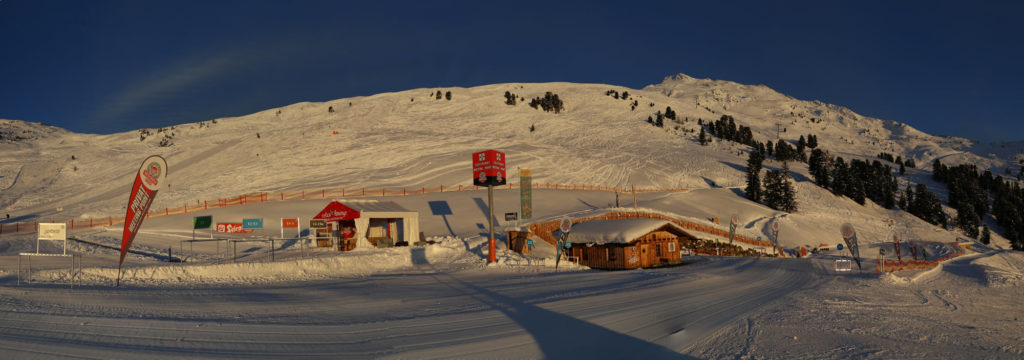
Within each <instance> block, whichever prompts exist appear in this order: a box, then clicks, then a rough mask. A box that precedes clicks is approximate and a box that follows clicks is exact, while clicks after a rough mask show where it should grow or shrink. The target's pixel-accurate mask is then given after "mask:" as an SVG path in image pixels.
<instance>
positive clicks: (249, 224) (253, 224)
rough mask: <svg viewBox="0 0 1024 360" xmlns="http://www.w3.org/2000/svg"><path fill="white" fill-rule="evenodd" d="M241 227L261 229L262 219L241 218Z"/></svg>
mask: <svg viewBox="0 0 1024 360" xmlns="http://www.w3.org/2000/svg"><path fill="white" fill-rule="evenodd" d="M242 228H243V229H262V228H263V219H262V218H259V219H242Z"/></svg>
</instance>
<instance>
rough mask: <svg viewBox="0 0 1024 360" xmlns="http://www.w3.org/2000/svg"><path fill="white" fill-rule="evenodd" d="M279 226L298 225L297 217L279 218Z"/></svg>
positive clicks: (292, 226) (287, 227)
mask: <svg viewBox="0 0 1024 360" xmlns="http://www.w3.org/2000/svg"><path fill="white" fill-rule="evenodd" d="M281 227H282V228H285V229H294V228H297V227H299V219H281Z"/></svg>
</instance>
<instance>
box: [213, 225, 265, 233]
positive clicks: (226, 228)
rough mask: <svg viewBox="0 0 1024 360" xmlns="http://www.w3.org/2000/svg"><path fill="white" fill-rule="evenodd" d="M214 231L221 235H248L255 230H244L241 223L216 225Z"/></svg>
mask: <svg viewBox="0 0 1024 360" xmlns="http://www.w3.org/2000/svg"><path fill="white" fill-rule="evenodd" d="M216 231H217V232H223V233H235V234H249V233H252V232H253V231H256V230H251V229H245V228H243V227H242V223H217V228H216Z"/></svg>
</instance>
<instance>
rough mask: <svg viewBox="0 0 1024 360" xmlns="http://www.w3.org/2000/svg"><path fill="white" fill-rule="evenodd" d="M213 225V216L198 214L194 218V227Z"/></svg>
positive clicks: (201, 227) (202, 227)
mask: <svg viewBox="0 0 1024 360" xmlns="http://www.w3.org/2000/svg"><path fill="white" fill-rule="evenodd" d="M211 225H213V216H211V215H207V216H196V217H194V218H192V229H209V228H210V226H211Z"/></svg>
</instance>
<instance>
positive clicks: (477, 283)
mask: <svg viewBox="0 0 1024 360" xmlns="http://www.w3.org/2000/svg"><path fill="white" fill-rule="evenodd" d="M610 89H617V90H619V91H620V92H621V91H623V90H628V91H629V93H630V94H631V96H632V98H633V99H634V100H636V101H637V103H638V105H639V106H637V107H636V108H635V109H632V105H630V104H631V103H632V101H629V100H623V99H614V98H612V97H610V96H607V95H605V92H606V91H607V90H610ZM437 90H441V91H449V90H450V91H452V93H453V98H452V100H443V99H442V100H436V99H435V98H434V97H433V96H432V95H433V94H434V92H435V91H437ZM505 91H510V92H512V93H515V94H517V95H519V96H521V97H523V98H524V99H525V100H526V101H525V102H529V99H531V98H533V97H538V96H543V94H544V92H546V91H552V92H555V93H557V94H558V95H559V97H560V98H562V99H563V100H564V101H565V107H566V108H565V110H564V111H562V112H561V113H559V114H553V113H545V112H543V111H541V110H537V109H532V108H530V107H528V106H527V105H525V104H524V102H523V101H520V102H519V104H518V105H516V106H509V105H505V104H504V100H505V98H504V97H503V96H502V95H503V93H504V92H505ZM650 103H654V106H651V105H649V104H650ZM666 106H671V107H672V109H673V110H674V111H676V112H677V114H678V117H679V118H680V120H679V121H677V122H672V121H666V126H665V128H658V127H655V126H651V125H650V124H648V123H646V122H645V121H644V120H645V119H646V118H647V117H648V116H651V115H653V114H654V112H655V111H664V109H665V107H666ZM329 109H330V110H332V111H329ZM723 114H728V115H732V116H734V117H736V120H737V121H738V122H739V123H740V124H743V125H747V126H751V127H752V128H753V130H754V133H755V137H757V138H759V139H763V140H764V139H775V136H776V129H777V128H778V126H779V125H782V126H783V127H785V131H783V132H781V133H779V135H780V136H781V138H782V139H785V140H788V141H795V140H796V138H798V137H799V136H800V135H805V134H808V133H814V134H816V135H818V137H819V142H821V144H822V145H821V147H823V148H827V149H829V150H830V151H832V152H833V154H838V155H841V156H844V157H847V158H849V157H861V158H873V157H874V155H875V154H877V153H878V152H879V151H887V152H890V153H892V154H894V155H902V156H903V157H904V158H914V159H915V161H917V163H918V164H919V166H920V167H922V168H919V169H908V173H907V175H906V176H904V177H901V180H900V181H901V184H905V182H906V181H910V182H914V183H926V184H927V185H928V186H929V188H930V189H932V190H933V191H935V190H939V189H944V187H942V186H940V185H939V184H935V183H933V182H932V181H931V179H930V178H931V176H930V175H931V174H930V172H929V171H927V169H924V167H926V165H927V164H930V161H931V160H934V159H942V161H944V162H950V161H952V162H951V163H956V161H960V160H962V161H971V162H974V163H977V164H978V165H979V168H982V169H992V170H993V172H999V173H1001V172H1002V169H1003V168H1005V167H1008V166H1013V163H1014V162H1015V161H1016V158H1015V157H1019V156H1020V154H1024V147H1021V145H1022V144H1015V143H1008V144H998V145H995V144H984V145H982V144H973V143H971V142H970V141H968V140H966V139H959V138H944V137H935V136H931V135H928V134H925V133H922V132H920V131H917V130H915V129H912V128H910V127H907V126H905V125H902V124H899V123H895V122H892V121H886V120H880V119H873V118H869V117H863V116H860V115H857V114H856V113H854V112H853V111H851V110H849V109H845V108H842V107H838V106H835V105H830V104H823V103H820V102H814V101H803V100H797V99H793V98H790V97H788V96H785V95H783V94H779V93H777V92H774V91H773V90H771V89H768V88H766V87H763V86H751V85H742V84H736V83H731V82H725V81H712V80H706V79H693V78H689V77H686V76H685V75H678V76H674V77H669V78H667V79H666V80H665V81H664V82H663V83H661V84H657V85H652V86H649V87H646V88H644V89H625V88H622V87H618V86H613V85H603V84H572V83H544V84H494V85H485V86H480V87H474V88H441V89H414V90H408V91H401V92H394V93H385V94H377V95H372V96H366V97H358V98H349V99H339V100H335V101H330V102H325V103H299V104H294V105H290V106H286V107H282V108H278V109H270V110H267V111H263V112H259V113H256V114H251V115H246V116H241V117H236V118H223V119H217V120H216V123H214V122H213V121H205V122H203V123H201V124H200V123H194V124H182V125H178V126H176V127H174V128H167V129H162V130H158V129H150V130H149V131H148V132H127V133H119V134H108V135H94V134H76V133H71V132H67V131H64V130H62V129H57V128H52V127H47V126H45V125H40V124H33V123H26V122H21V121H11V120H2V121H0V130H2V131H4V134H22V135H23V139H21V140H17V141H8V140H9V139H11V137H9V136H7V135H5V137H4V139H5V140H4V141H0V207H2V208H3V209H4V212H5V213H10V215H11V217H12V218H11V219H10V220H6V219H4V220H3V221H4V222H14V221H21V222H33V221H64V220H68V219H89V218H94V217H95V218H100V217H106V216H123V214H124V206H125V202H126V200H127V197H128V190H129V186H130V183H131V180H132V178H133V177H134V174H135V173H136V171H137V168H138V166H139V163H138V162H139V161H141V159H142V158H144V157H145V156H147V155H153V154H158V155H162V156H164V157H165V158H166V159H167V160H168V163H169V166H168V167H169V169H168V178H167V179H168V182H169V183H170V186H169V187H168V188H166V189H161V190H160V192H159V193H158V195H157V198H156V202H155V203H154V204H153V208H154V209H160V208H164V207H178V206H181V205H182V204H199V203H201V202H202V201H204V200H214V201H216V199H218V198H225V197H230V196H236V195H239V194H244V193H252V192H266V193H270V194H274V193H278V192H282V191H287V192H291V191H299V190H313V191H314V193H316V192H319V190H320V189H343V188H344V189H359V188H363V187H366V188H376V189H379V188H381V187H388V188H392V189H403V188H409V189H416V188H420V187H437V186H444V187H445V188H453V187H458V185H468V184H470V183H471V182H470V181H471V179H470V154H472V153H473V152H475V151H480V150H484V149H490V148H494V149H498V150H501V151H503V152H505V153H506V154H507V156H508V168H509V169H510V175H511V174H514V169H516V168H524V169H531V170H532V171H533V176H534V179H533V180H534V182H536V183H561V184H577V185H600V186H610V187H619V188H630V187H631V186H637V187H638V188H663V189H664V188H686V189H688V191H685V192H645V193H639V194H637V203H636V205H635V206H636V208H637V209H640V210H643V211H646V212H654V213H659V214H664V215H667V216H672V217H676V218H680V219H685V220H686V221H690V222H694V223H699V224H703V225H708V226H717V227H718V228H720V229H727V226H728V224H727V222H728V220H727V219H729V218H730V217H731V216H732V215H736V216H737V218H738V219H739V229H738V231H739V232H740V233H741V234H743V235H746V236H750V237H759V236H760V237H762V238H768V236H769V234H770V233H771V228H772V226H773V225H774V224H779V225H780V234H779V235H780V237H779V242H780V245H782V246H783V247H784V248H785V249H787V250H789V251H790V252H791V253H792V252H793V251H794V250H795V249H797V248H799V247H817V246H818V245H819V244H828V245H835V244H838V243H840V242H841V241H842V239H841V237H840V236H839V227H840V225H841V224H843V223H851V224H853V225H854V226H855V227H856V229H857V231H858V235H859V238H860V241H861V259H860V260H861V261H862V262H863V263H864V264H865V269H864V271H855V272H853V273H850V274H845V273H836V272H835V271H834V268H833V267H834V265H833V260H835V259H837V258H838V257H839V256H841V253H840V252H838V251H831V252H828V253H824V254H818V255H813V256H810V257H808V258H800V259H795V258H718V257H705V256H684V261H685V262H686V263H687V264H686V265H684V266H679V267H672V268H661V269H645V270H635V271H618V272H606V271H592V270H587V269H581V268H578V267H574V266H566V264H565V263H564V262H562V263H561V265H560V267H559V268H558V269H557V270H556V268H555V261H554V249H553V248H552V247H551V246H548V245H547V244H546V243H543V242H541V243H539V244H538V248H537V249H536V251H535V252H534V253H533V254H531V255H527V256H523V255H520V254H516V253H512V252H510V251H507V250H505V249H503V248H502V247H501V243H499V249H498V253H497V254H496V255H497V258H498V262H497V263H496V264H492V265H487V264H486V258H487V255H488V254H487V250H486V249H487V247H486V239H485V236H486V233H487V229H486V225H487V223H488V219H487V218H488V215H487V214H488V210H489V209H488V208H487V204H486V200H485V199H486V198H487V194H486V191H482V190H475V191H454V192H442V193H431V194H423V195H409V196H397V197H386V198H383V200H388V201H394V202H396V203H398V204H399V205H401V206H402V207H405V208H407V209H410V210H414V211H417V212H419V213H420V221H421V231H423V232H424V235H425V236H426V238H427V239H428V240H431V241H432V242H434V244H432V245H428V246H424V247H415V246H414V247H397V248H390V249H361V250H357V251H352V252H347V253H338V252H333V251H323V250H322V249H311V248H310V245H311V244H310V242H309V241H308V240H307V239H306V238H305V236H304V234H296V233H295V232H294V230H291V231H292V232H289V233H286V234H285V236H284V237H285V238H284V239H281V240H280V241H278V242H276V243H274V245H273V250H271V247H270V244H269V243H267V242H250V243H238V244H236V245H235V246H237V247H236V248H234V249H232V252H231V253H229V252H228V251H227V243H216V242H205V243H195V244H193V245H192V246H188V245H186V244H185V243H183V240H188V239H192V229H191V222H192V217H193V216H202V215H211V216H213V217H214V221H215V222H238V221H241V219H242V218H250V217H261V218H264V219H266V221H265V225H266V228H265V229H263V230H262V231H260V232H257V233H255V234H253V235H248V236H243V235H238V236H233V238H234V239H236V240H246V239H248V240H255V239H266V238H269V237H280V234H281V233H280V228H279V227H278V225H277V221H276V219H279V218H293V217H299V218H300V219H302V220H303V222H305V221H306V220H308V219H309V218H310V217H312V216H313V215H315V214H316V213H318V212H319V210H320V209H322V208H323V206H324V205H326V204H327V203H328V202H329V201H330V200H332V199H330V198H324V199H319V198H316V197H315V196H312V197H313V199H309V200H295V201H275V202H267V203H251V204H246V205H241V206H231V207H225V208H216V209H208V210H200V211H195V212H190V213H188V214H181V215H168V216H160V217H153V218H150V219H147V220H146V221H145V222H144V223H143V225H142V229H141V231H140V234H139V236H138V237H137V238H136V240H135V243H134V245H133V249H135V250H138V251H139V252H140V253H141V254H142V255H140V254H131V255H129V256H128V257H127V258H126V263H125V272H124V275H123V278H122V286H121V287H116V288H115V287H113V286H112V284H113V283H114V281H115V279H116V278H117V270H116V265H117V258H118V254H117V252H116V251H114V250H110V249H107V248H103V247H97V246H94V245H90V244H88V243H85V242H76V241H71V242H70V243H69V244H68V246H69V251H70V252H72V253H76V254H82V256H83V257H82V262H83V269H82V271H81V272H80V273H79V274H78V275H77V276H76V278H75V279H76V281H77V283H76V284H75V286H74V288H71V287H70V286H69V284H68V283H67V281H68V280H69V277H68V273H67V265H66V264H64V263H62V262H61V261H47V260H42V259H36V260H34V261H35V263H34V264H33V265H32V266H33V272H32V274H31V276H30V277H28V274H27V273H21V274H19V267H20V266H21V265H20V264H19V260H22V259H19V257H18V255H17V254H19V253H21V252H30V251H34V250H35V246H36V240H35V234H34V233H19V234H4V235H2V236H0V355H2V356H3V357H5V358H6V357H11V358H25V357H31V358H36V357H38V358H52V357H85V358H138V357H145V358H180V357H186V356H187V357H202V358H223V357H246V358H280V357H298V356H302V357H316V358H577V357H593V358H634V357H636V358H640V357H649V358H686V357H696V358H724V357H738V358H815V359H821V358H826V359H839V358H851V357H852V358H976V357H979V355H980V357H984V358H1010V359H1015V358H1020V357H1021V356H1024V348H1022V347H1021V346H1020V345H1019V344H1020V343H1022V342H1024V338H1022V337H1021V335H1020V334H1024V325H1022V324H1024V322H1022V321H1021V320H1020V319H1019V318H1020V316H1021V315H1020V310H1021V307H1020V302H1019V299H1020V298H1021V296H1022V295H1024V283H1022V282H1021V280H1022V279H1024V256H1022V255H1021V253H1019V252H1012V251H1005V250H1000V248H1006V247H1008V244H1007V242H1006V240H1005V239H1003V238H1002V237H1001V236H999V235H998V233H993V246H992V247H991V248H989V247H983V246H980V245H977V244H975V245H973V246H971V247H970V248H969V249H968V250H967V255H965V256H961V257H958V258H955V259H954V260H951V261H949V262H946V263H944V264H943V265H941V266H939V267H936V268H934V269H931V270H927V271H908V272H901V273H898V274H895V275H892V274H887V275H884V276H878V275H874V274H873V266H872V265H871V264H872V261H873V260H874V258H875V257H876V256H877V254H878V252H879V250H880V249H889V250H891V249H892V245H891V242H890V239H891V237H892V235H893V234H898V235H901V236H902V237H903V238H904V239H913V240H918V241H920V242H921V243H922V246H924V247H926V248H927V249H928V251H929V253H930V254H933V255H942V254H946V253H949V251H951V250H950V248H951V247H952V246H953V245H949V243H950V242H952V241H954V240H956V239H958V238H962V237H961V236H960V234H958V233H956V232H954V231H947V230H943V229H940V228H936V227H934V226H931V225H930V224H927V223H925V222H923V221H921V220H919V219H917V218H916V217H913V216H910V215H908V214H906V213H904V212H902V211H897V210H889V209H884V208H882V207H879V206H877V205H875V204H873V203H871V201H870V200H869V201H868V202H867V204H866V205H864V206H862V205H859V204H856V203H855V202H853V201H851V200H850V199H847V198H841V197H835V196H833V195H832V194H831V193H830V192H828V191H827V190H824V189H821V188H819V187H817V186H816V185H814V184H813V182H812V181H811V180H810V177H809V176H808V175H807V169H806V167H805V166H803V165H801V164H790V166H791V168H792V170H793V173H794V185H795V187H796V189H797V196H798V197H797V201H798V203H799V208H800V210H799V211H798V212H796V213H783V212H778V211H775V210H772V209H770V208H767V207H765V206H763V205H760V204H757V203H753V202H750V201H748V200H746V199H745V198H744V197H743V194H742V188H743V186H744V174H743V170H744V167H745V162H746V157H747V155H746V153H745V151H746V149H745V148H744V147H742V146H738V145H736V144H733V143H730V142H722V141H719V140H717V139H716V140H715V141H713V142H712V143H711V144H709V145H708V146H700V145H699V144H697V143H696V131H695V130H696V129H697V123H696V121H697V120H696V119H698V118H700V119H702V120H705V121H706V120H713V119H717V118H718V117H720V116H721V115H723ZM812 117H813V118H814V119H815V120H811V118H812ZM531 125H533V126H535V128H536V129H535V130H534V131H532V132H531V131H530V130H529V128H530V126H531ZM172 134H173V135H172ZM257 134H258V135H257ZM142 137H144V139H141V140H140V138H142ZM162 139H167V140H166V142H169V143H171V145H169V146H160V141H161V140H162ZM72 156H74V159H72ZM780 166H781V164H780V163H777V162H774V161H767V162H766V163H765V168H767V169H774V168H777V167H780ZM510 180H511V181H513V182H516V181H518V178H517V177H514V176H513V177H512V178H511V179H510ZM901 188H902V187H901ZM938 195H939V196H940V197H944V196H945V194H944V193H943V192H941V191H940V192H939V194H938ZM533 197H534V200H533V201H534V203H533V205H534V219H532V220H531V221H543V220H551V219H557V218H559V217H562V216H576V217H580V216H585V215H586V214H591V213H593V212H599V211H607V210H609V209H613V208H615V207H616V205H615V204H616V195H615V194H614V193H612V192H607V191H573V190H554V189H535V190H534V195H533ZM618 200H619V205H618V206H619V207H620V209H622V210H629V209H632V208H633V206H634V204H633V203H632V197H631V196H630V195H629V194H621V196H620V197H619V199H618ZM494 208H495V209H494V210H495V213H496V214H498V216H497V219H496V221H495V223H496V226H497V231H498V234H499V236H498V237H499V241H503V240H504V236H503V235H501V232H502V231H503V230H505V229H507V228H509V227H514V226H516V225H522V223H520V224H513V223H506V222H505V221H503V220H502V219H503V217H502V216H500V214H502V213H504V212H513V211H518V209H519V194H518V191H516V190H507V189H498V190H496V191H495V204H494ZM439 209H443V211H440V210H439ZM948 210H949V209H947V211H948ZM715 217H717V218H720V219H723V221H722V224H718V225H716V224H714V223H713V222H712V219H713V218H715ZM990 220H991V219H986V221H990ZM121 231H122V228H121V227H120V226H109V227H104V226H99V227H95V228H92V229H76V230H73V231H71V232H70V234H69V235H70V236H72V237H75V238H77V239H81V240H84V241H87V242H91V243H99V244H104V245H108V246H112V247H117V246H119V244H120V241H121V239H120V236H121ZM695 235H697V236H698V237H701V238H705V239H709V240H715V241H728V240H727V239H723V238H720V237H715V236H710V235H708V234H702V233H697V234H695ZM209 236H210V234H209V233H203V232H202V231H200V232H199V233H198V234H197V238H203V237H209ZM42 248H43V251H45V252H51V253H52V252H59V251H60V250H59V248H58V245H57V244H54V243H48V242H44V243H42ZM833 248H834V246H833ZM168 250H171V252H172V253H173V256H174V257H180V258H184V259H186V262H184V263H168V262H165V261H162V260H161V259H166V257H165V255H166V254H167V251H168ZM229 254H230V255H229ZM890 255H891V252H890ZM162 256H163V257H162ZM19 275H21V276H23V278H22V281H24V283H22V284H21V285H19Z"/></svg>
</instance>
